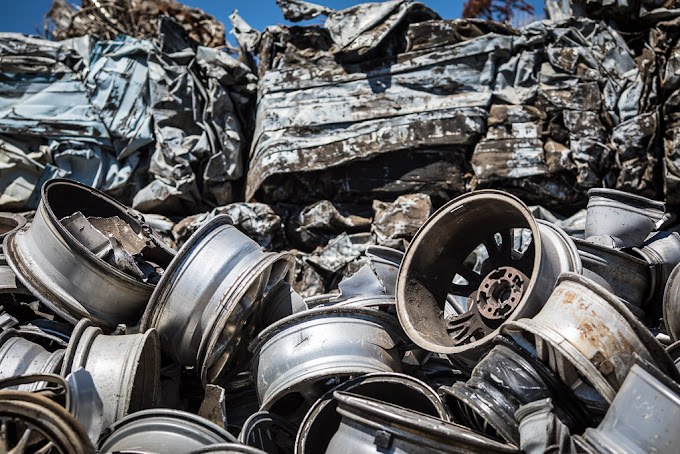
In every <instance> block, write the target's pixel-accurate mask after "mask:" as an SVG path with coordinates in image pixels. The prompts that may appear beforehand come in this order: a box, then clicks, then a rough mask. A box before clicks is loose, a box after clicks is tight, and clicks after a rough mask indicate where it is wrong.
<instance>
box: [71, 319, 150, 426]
mask: <svg viewBox="0 0 680 454" xmlns="http://www.w3.org/2000/svg"><path fill="white" fill-rule="evenodd" d="M89 328H93V329H92V331H91V333H90V335H89V336H88V339H87V342H88V344H89V345H87V349H86V350H85V351H84V352H83V355H84V356H85V357H88V356H89V354H90V348H91V346H92V342H94V339H95V338H96V337H98V336H100V335H101V336H104V335H105V334H104V333H103V332H102V330H101V328H99V327H98V326H95V325H94V324H93V323H92V322H91V321H90V320H88V319H86V318H84V319H82V320H81V321H80V322H78V324H77V325H76V327H75V328H74V329H73V334H71V340H70V341H69V344H68V347H66V351H65V353H64V359H63V362H62V363H61V375H63V376H64V377H65V376H67V375H68V374H70V373H71V372H75V371H74V370H73V362H74V361H75V355H76V352H77V350H78V346H79V344H80V341H81V340H82V339H83V337H84V335H85V332H86V331H87V330H88V329H89ZM141 334H142V336H143V337H142V339H141V341H140V342H139V347H138V348H139V351H140V354H141V352H142V351H143V349H144V348H145V347H146V345H147V343H151V344H152V348H154V350H156V351H158V350H159V348H160V339H159V337H158V332H157V331H156V330H155V329H150V330H147V331H146V332H145V333H141ZM130 356H132V355H130ZM137 356H138V355H135V356H134V358H136V357H137ZM126 359H127V360H129V359H131V358H126ZM158 359H160V358H158ZM124 366H126V367H124V368H123V370H122V373H123V374H124V375H126V376H127V378H124V379H122V380H121V383H120V384H121V385H125V384H127V383H129V382H131V381H132V380H133V379H134V377H135V375H136V372H137V368H138V367H139V364H136V365H133V366H132V367H130V365H129V364H124ZM156 388H158V386H156ZM118 391H119V392H118V393H117V394H116V395H117V396H118V398H119V399H124V402H122V403H123V405H122V406H121V405H120V402H119V403H118V405H117V406H116V407H117V408H118V409H120V411H117V416H118V417H119V418H122V417H123V416H125V413H127V411H128V409H129V408H130V404H131V398H132V388H130V389H129V390H124V389H123V390H118ZM154 393H157V389H154ZM156 400H157V396H152V403H153V405H155V404H156Z"/></svg>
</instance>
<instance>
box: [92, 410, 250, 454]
mask: <svg viewBox="0 0 680 454" xmlns="http://www.w3.org/2000/svg"><path fill="white" fill-rule="evenodd" d="M154 419H158V420H160V421H163V420H173V421H177V422H179V423H183V424H184V425H185V426H186V427H188V428H191V426H199V427H201V428H203V429H207V430H209V431H210V432H212V433H213V434H214V435H217V436H219V437H221V438H223V439H224V440H225V441H227V442H230V443H238V440H236V437H234V436H233V435H232V434H230V433H229V432H227V431H226V429H223V428H221V427H220V426H218V425H217V424H215V423H212V422H210V421H208V420H207V419H205V418H201V417H200V416H198V415H194V414H193V413H189V412H187V411H182V410H172V409H169V408H152V409H149V410H140V411H136V412H134V413H130V414H129V415H127V416H126V417H124V418H123V419H121V420H118V421H116V422H115V423H113V424H112V425H111V427H110V430H109V431H108V435H107V436H106V437H104V438H102V439H100V440H99V443H97V444H98V446H99V448H100V449H102V446H103V445H104V444H105V443H106V440H108V439H109V437H110V436H111V435H112V434H114V433H115V432H116V431H118V430H120V429H121V428H123V427H125V426H129V425H132V424H135V423H137V422H139V421H141V422H145V421H149V420H154Z"/></svg>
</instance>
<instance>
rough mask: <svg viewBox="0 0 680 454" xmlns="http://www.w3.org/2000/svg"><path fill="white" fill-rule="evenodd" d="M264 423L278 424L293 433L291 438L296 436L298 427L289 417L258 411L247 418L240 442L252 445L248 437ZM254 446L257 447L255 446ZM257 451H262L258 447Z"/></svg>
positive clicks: (239, 436) (282, 428) (282, 429)
mask: <svg viewBox="0 0 680 454" xmlns="http://www.w3.org/2000/svg"><path fill="white" fill-rule="evenodd" d="M262 423H264V424H267V423H270V424H272V425H275V426H277V428H278V430H281V431H285V432H288V433H289V434H290V435H291V438H295V435H296V433H297V431H298V430H297V427H296V426H295V425H294V424H293V423H291V422H290V421H288V420H287V419H285V418H283V417H281V416H279V415H277V414H274V413H269V412H268V411H258V412H255V413H253V414H252V415H250V417H248V419H246V421H245V422H244V423H243V427H242V428H241V432H240V433H239V434H238V441H239V443H243V445H245V446H248V447H251V446H250V445H248V439H249V438H250V435H251V433H252V431H253V430H256V429H257V428H258V427H257V426H259V425H260V424H262ZM252 448H253V449H257V448H255V447H252ZM257 452H261V451H260V450H259V449H258V450H257Z"/></svg>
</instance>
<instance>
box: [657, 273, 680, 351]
mask: <svg viewBox="0 0 680 454" xmlns="http://www.w3.org/2000/svg"><path fill="white" fill-rule="evenodd" d="M678 276H680V264H678V265H677V266H676V267H675V268H673V271H671V274H670V275H669V276H668V281H666V288H665V289H664V292H663V302H662V305H661V307H662V310H663V323H664V325H665V327H666V331H667V332H668V334H669V335H670V336H671V339H673V340H674V341H676V342H677V341H679V340H680V315H678V312H680V307H678V308H674V307H673V306H674V305H677V304H678V301H680V278H679V277H678ZM674 309H679V310H674ZM674 314H675V315H674Z"/></svg>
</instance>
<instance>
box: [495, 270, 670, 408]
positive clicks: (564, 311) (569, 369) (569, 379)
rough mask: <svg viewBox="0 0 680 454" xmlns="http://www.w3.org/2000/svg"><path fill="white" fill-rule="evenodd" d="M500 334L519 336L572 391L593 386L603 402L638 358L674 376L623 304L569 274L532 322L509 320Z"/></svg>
mask: <svg viewBox="0 0 680 454" xmlns="http://www.w3.org/2000/svg"><path fill="white" fill-rule="evenodd" d="M503 330H504V332H506V333H513V332H520V333H525V335H526V336H528V338H529V339H531V340H530V342H532V343H533V344H534V345H535V348H536V351H537V354H538V356H539V358H541V359H542V360H543V361H545V362H547V363H548V364H549V365H550V367H551V368H553V370H556V371H557V372H558V373H559V374H560V378H561V379H562V380H564V381H565V382H566V383H567V384H568V385H569V386H570V387H571V388H572V389H575V388H578V387H584V386H585V387H587V386H593V387H594V388H595V390H597V392H598V393H599V394H600V395H601V396H602V398H604V399H605V401H606V402H607V403H611V402H612V401H613V399H614V396H615V395H616V392H617V391H618V389H619V388H620V387H621V385H622V384H623V381H624V379H625V377H626V375H627V374H628V371H629V370H630V368H631V367H632V366H633V364H634V363H635V359H636V358H637V357H638V356H639V357H641V358H643V359H645V360H647V361H650V362H653V363H656V364H658V365H659V367H661V368H662V369H663V370H664V372H665V373H667V374H669V375H671V376H674V377H678V375H677V370H676V369H675V366H674V365H673V363H672V361H671V360H670V358H669V357H668V355H667V354H666V352H665V351H664V350H663V348H662V346H661V345H660V344H659V343H658V341H657V340H656V339H655V338H654V337H653V336H652V335H651V333H650V332H649V330H648V329H647V328H646V327H644V326H643V325H642V324H641V322H640V321H639V320H638V319H637V318H636V317H635V316H634V315H633V314H632V313H631V312H630V311H629V310H628V309H627V308H626V307H625V305H623V304H622V303H621V302H619V300H618V299H616V298H614V297H613V295H612V294H611V293H609V292H607V291H606V290H605V289H604V288H602V287H601V286H599V285H598V284H595V283H594V282H593V281H591V280H589V279H587V278H585V277H582V276H579V275H577V274H575V273H565V274H563V275H562V276H561V277H560V279H559V280H558V283H557V286H556V287H555V291H554V292H553V293H552V295H550V298H548V300H547V301H546V303H545V305H544V306H543V309H541V312H539V313H538V314H537V315H536V316H535V317H534V318H532V319H521V320H517V321H513V322H509V323H507V324H506V325H505V327H504V328H503ZM577 371H578V373H577ZM584 378H585V379H586V380H587V381H588V382H587V383H586V382H584V381H583V379H584ZM579 382H580V383H579Z"/></svg>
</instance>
